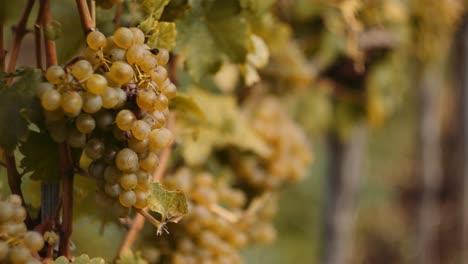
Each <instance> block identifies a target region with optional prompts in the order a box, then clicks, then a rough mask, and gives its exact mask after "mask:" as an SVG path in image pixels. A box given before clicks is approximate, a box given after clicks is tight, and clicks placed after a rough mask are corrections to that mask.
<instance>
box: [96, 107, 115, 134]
mask: <svg viewBox="0 0 468 264" xmlns="http://www.w3.org/2000/svg"><path fill="white" fill-rule="evenodd" d="M95 119H96V125H97V127H98V128H99V129H100V130H102V131H108V130H111V129H112V124H113V123H114V116H113V114H112V113H111V112H109V111H100V112H99V113H97V114H96V116H95Z"/></svg>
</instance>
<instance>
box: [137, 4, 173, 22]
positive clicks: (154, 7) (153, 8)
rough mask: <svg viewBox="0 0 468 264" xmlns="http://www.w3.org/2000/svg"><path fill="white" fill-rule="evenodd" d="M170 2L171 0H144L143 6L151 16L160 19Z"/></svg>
mask: <svg viewBox="0 0 468 264" xmlns="http://www.w3.org/2000/svg"><path fill="white" fill-rule="evenodd" d="M169 2H170V0H143V1H142V2H141V8H142V10H143V11H145V12H146V13H147V14H150V15H151V17H153V18H154V19H156V20H158V19H159V18H160V17H161V15H162V13H163V11H164V7H166V6H167V4H169Z"/></svg>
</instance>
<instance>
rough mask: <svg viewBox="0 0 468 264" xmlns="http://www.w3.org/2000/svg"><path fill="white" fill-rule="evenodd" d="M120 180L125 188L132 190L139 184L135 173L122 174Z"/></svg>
mask: <svg viewBox="0 0 468 264" xmlns="http://www.w3.org/2000/svg"><path fill="white" fill-rule="evenodd" d="M119 182H120V187H122V188H123V189H124V190H132V189H134V188H135V187H136V186H137V183H138V179H137V176H136V175H135V174H134V173H124V174H122V175H121V176H120V181H119Z"/></svg>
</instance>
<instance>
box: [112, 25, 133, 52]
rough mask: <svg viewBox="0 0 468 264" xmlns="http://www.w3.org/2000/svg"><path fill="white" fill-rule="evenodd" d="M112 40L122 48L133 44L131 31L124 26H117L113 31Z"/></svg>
mask: <svg viewBox="0 0 468 264" xmlns="http://www.w3.org/2000/svg"><path fill="white" fill-rule="evenodd" d="M114 42H115V44H117V46H119V47H121V48H122V49H128V48H130V46H132V44H133V32H132V31H131V30H130V29H128V28H126V27H121V28H118V29H117V30H116V31H115V32H114Z"/></svg>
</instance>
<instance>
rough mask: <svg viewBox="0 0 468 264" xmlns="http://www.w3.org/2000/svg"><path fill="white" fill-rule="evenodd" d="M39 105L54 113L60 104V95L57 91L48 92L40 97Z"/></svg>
mask: <svg viewBox="0 0 468 264" xmlns="http://www.w3.org/2000/svg"><path fill="white" fill-rule="evenodd" d="M41 104H42V107H44V109H45V110H47V111H54V110H56V109H58V108H59V107H60V105H61V104H62V95H61V94H60V93H59V92H58V91H57V90H53V89H52V90H48V91H46V92H45V93H44V94H43V95H42V97H41Z"/></svg>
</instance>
